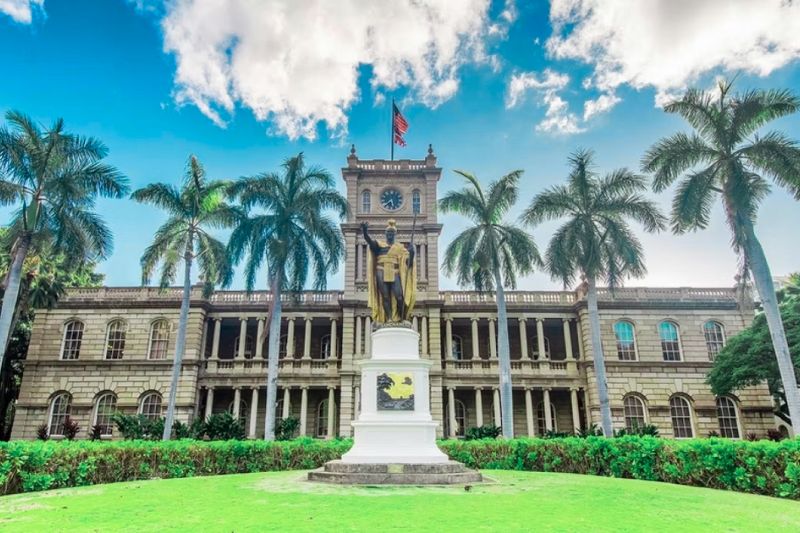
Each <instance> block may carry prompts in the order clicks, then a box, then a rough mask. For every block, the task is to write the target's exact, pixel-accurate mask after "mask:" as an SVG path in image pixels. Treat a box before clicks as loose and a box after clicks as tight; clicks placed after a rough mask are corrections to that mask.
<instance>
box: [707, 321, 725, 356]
mask: <svg viewBox="0 0 800 533" xmlns="http://www.w3.org/2000/svg"><path fill="white" fill-rule="evenodd" d="M703 335H704V336H705V338H706V348H707V349H708V358H709V359H710V360H711V361H713V360H714V359H716V357H717V354H719V352H720V350H722V347H723V346H725V328H724V327H723V325H722V324H720V323H719V322H716V321H714V320H709V321H708V322H706V323H705V324H703Z"/></svg>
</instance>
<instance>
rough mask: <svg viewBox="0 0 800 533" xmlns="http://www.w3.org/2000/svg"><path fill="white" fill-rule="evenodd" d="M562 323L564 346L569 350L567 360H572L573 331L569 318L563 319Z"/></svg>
mask: <svg viewBox="0 0 800 533" xmlns="http://www.w3.org/2000/svg"><path fill="white" fill-rule="evenodd" d="M561 323H562V324H563V326H564V346H565V347H566V352H567V361H571V360H572V359H573V357H572V332H571V331H570V329H569V319H568V318H564V319H562V321H561Z"/></svg>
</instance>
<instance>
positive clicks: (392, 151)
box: [389, 98, 394, 161]
mask: <svg viewBox="0 0 800 533" xmlns="http://www.w3.org/2000/svg"><path fill="white" fill-rule="evenodd" d="M390 113H391V115H390V117H389V122H391V123H392V135H391V136H390V138H389V142H390V143H391V146H392V148H391V153H392V159H391V160H392V161H394V98H392V109H391V110H390Z"/></svg>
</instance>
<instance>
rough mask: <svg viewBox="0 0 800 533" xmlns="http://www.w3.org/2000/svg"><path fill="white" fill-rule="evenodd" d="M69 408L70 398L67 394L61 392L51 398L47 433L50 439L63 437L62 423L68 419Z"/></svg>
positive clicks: (70, 404)
mask: <svg viewBox="0 0 800 533" xmlns="http://www.w3.org/2000/svg"><path fill="white" fill-rule="evenodd" d="M71 407H72V396H70V394H69V393H68V392H61V393H59V394H56V395H55V396H54V397H53V400H52V401H51V402H50V421H49V425H48V433H50V436H51V437H61V436H63V435H64V423H65V422H66V421H67V418H69V413H70V408H71Z"/></svg>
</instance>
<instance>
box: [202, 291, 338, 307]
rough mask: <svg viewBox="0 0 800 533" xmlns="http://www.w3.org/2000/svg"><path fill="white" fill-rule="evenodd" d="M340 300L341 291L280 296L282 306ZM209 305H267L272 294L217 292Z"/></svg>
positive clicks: (332, 302) (327, 302)
mask: <svg viewBox="0 0 800 533" xmlns="http://www.w3.org/2000/svg"><path fill="white" fill-rule="evenodd" d="M341 298H342V292H341V291H320V292H315V291H304V292H301V293H292V294H282V295H281V302H282V303H283V304H293V303H298V304H300V305H320V304H322V305H325V304H329V305H339V300H340V299H341ZM208 301H209V302H211V303H217V304H220V303H221V304H238V303H269V302H271V301H272V293H270V292H268V291H253V292H250V293H248V292H247V291H218V292H215V293H214V294H212V295H211V297H210V298H209V299H208Z"/></svg>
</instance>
